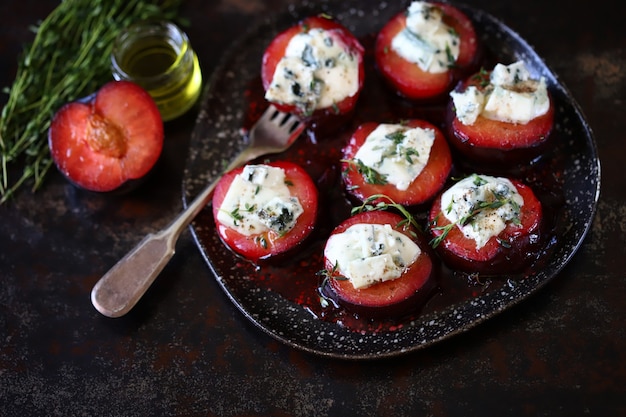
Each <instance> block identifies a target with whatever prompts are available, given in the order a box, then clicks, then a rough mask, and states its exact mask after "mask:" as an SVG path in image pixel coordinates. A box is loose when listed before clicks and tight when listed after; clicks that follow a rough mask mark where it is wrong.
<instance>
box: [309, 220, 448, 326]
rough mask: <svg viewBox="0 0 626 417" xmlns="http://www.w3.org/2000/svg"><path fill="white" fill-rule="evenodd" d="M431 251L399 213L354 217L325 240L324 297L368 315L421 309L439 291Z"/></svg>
mask: <svg viewBox="0 0 626 417" xmlns="http://www.w3.org/2000/svg"><path fill="white" fill-rule="evenodd" d="M429 249H430V248H429V247H428V244H427V243H424V242H422V241H421V240H420V239H419V237H418V236H417V233H416V230H415V229H414V228H413V227H412V226H411V225H410V224H409V223H407V222H406V221H405V218H404V217H402V216H400V215H398V214H395V213H392V212H389V211H365V212H361V213H358V214H355V215H353V216H351V217H349V218H348V219H347V220H345V221H344V222H342V223H341V224H339V225H338V226H337V227H336V228H335V229H334V230H333V231H332V233H331V235H330V237H329V239H328V240H327V242H326V246H325V248H324V262H325V268H326V269H325V270H324V271H323V275H324V276H325V280H324V282H323V284H322V288H321V291H322V294H324V295H325V296H327V297H330V298H331V299H333V300H334V301H335V302H336V303H337V304H339V305H341V306H343V307H345V308H346V309H347V310H349V311H352V312H355V313H358V314H362V315H364V316H369V317H397V316H400V315H403V314H408V313H410V312H414V311H417V310H419V309H420V308H421V307H422V306H423V304H424V303H425V302H426V300H428V298H429V297H430V296H431V295H432V294H433V290H434V289H435V288H436V274H435V272H434V271H435V265H434V263H433V260H432V258H431V255H430V252H429Z"/></svg>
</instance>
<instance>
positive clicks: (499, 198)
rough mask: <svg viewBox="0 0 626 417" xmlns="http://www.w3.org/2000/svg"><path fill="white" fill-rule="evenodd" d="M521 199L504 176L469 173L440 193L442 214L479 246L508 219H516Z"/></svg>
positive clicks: (498, 232)
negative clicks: (468, 175)
mask: <svg viewBox="0 0 626 417" xmlns="http://www.w3.org/2000/svg"><path fill="white" fill-rule="evenodd" d="M523 205H524V199H523V198H522V196H521V195H520V194H519V193H518V192H517V188H516V187H515V186H514V185H513V183H512V182H511V181H510V180H509V179H507V178H501V177H492V176H488V175H480V176H479V175H473V176H470V177H467V178H464V179H462V180H461V181H459V182H457V183H456V184H455V185H453V186H452V187H450V188H449V189H448V190H447V191H445V192H444V193H443V194H442V196H441V209H442V212H443V215H444V216H445V217H446V219H448V221H450V223H452V224H456V225H457V226H458V227H459V228H460V229H461V232H462V233H463V235H464V236H465V237H467V238H468V239H473V240H474V241H475V242H476V248H477V249H480V248H482V247H483V246H485V244H486V243H487V241H488V240H489V239H491V238H492V237H493V236H498V235H499V234H500V233H501V232H502V231H503V230H504V228H505V227H506V226H507V224H509V223H513V224H517V223H519V217H520V207H522V206H523Z"/></svg>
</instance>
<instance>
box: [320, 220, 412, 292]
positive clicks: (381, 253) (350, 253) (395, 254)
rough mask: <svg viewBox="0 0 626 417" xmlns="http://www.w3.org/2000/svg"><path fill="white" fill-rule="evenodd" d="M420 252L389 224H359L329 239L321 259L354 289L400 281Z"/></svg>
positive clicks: (410, 241)
mask: <svg viewBox="0 0 626 417" xmlns="http://www.w3.org/2000/svg"><path fill="white" fill-rule="evenodd" d="M420 253H421V250H420V248H419V246H417V245H416V244H415V242H413V241H412V240H411V239H409V238H408V237H407V236H406V235H404V234H402V233H400V232H398V231H396V230H394V229H392V227H391V226H390V225H388V224H368V223H359V224H354V225H352V226H350V227H349V228H347V229H346V230H345V231H344V232H343V233H337V234H334V235H331V236H330V238H329V239H328V241H327V242H326V247H325V248H324V256H325V257H326V258H327V259H328V260H329V261H330V262H331V263H332V264H333V265H335V266H336V267H337V271H338V272H339V273H340V274H341V275H343V276H345V277H346V278H348V279H349V280H350V282H351V283H352V285H353V286H354V288H356V289H361V288H367V287H369V286H370V285H373V284H376V283H378V282H384V281H389V280H393V279H397V278H399V277H400V276H401V275H402V273H403V272H404V271H405V270H406V269H407V268H408V267H409V266H411V265H412V264H413V263H414V262H415V260H416V259H417V257H418V256H419V255H420Z"/></svg>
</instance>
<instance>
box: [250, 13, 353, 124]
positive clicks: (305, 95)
mask: <svg viewBox="0 0 626 417" xmlns="http://www.w3.org/2000/svg"><path fill="white" fill-rule="evenodd" d="M363 53H364V49H363V46H362V45H361V44H360V43H359V41H358V40H357V38H356V37H354V35H353V34H352V33H351V32H350V31H349V30H348V29H346V28H345V27H344V26H342V25H341V24H340V23H338V22H337V21H336V20H334V19H332V18H331V17H329V16H326V15H319V16H311V17H308V18H306V19H304V20H302V21H300V22H299V23H298V24H296V25H294V26H292V27H290V28H288V29H286V30H285V31H283V32H281V33H280V34H278V35H277V36H276V37H275V38H274V39H273V40H272V41H271V42H270V44H269V45H268V47H267V48H266V50H265V52H264V54H263V61H262V66H261V78H262V81H263V88H264V89H265V98H266V100H267V101H269V102H271V103H273V104H274V105H275V106H276V107H277V108H278V109H280V110H282V111H285V112H289V113H292V114H295V115H297V116H299V117H300V118H301V119H302V120H304V121H305V122H307V123H308V124H309V125H310V127H312V128H314V129H315V128H317V129H319V130H321V129H324V130H331V129H332V128H336V127H337V126H338V125H339V124H340V123H341V122H342V121H344V120H347V118H349V117H350V116H351V114H352V113H353V110H354V108H355V106H356V103H357V101H358V98H359V95H360V93H361V89H362V88H363V82H364V79H365V69H364V64H363Z"/></svg>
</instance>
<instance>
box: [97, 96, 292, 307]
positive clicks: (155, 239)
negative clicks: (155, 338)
mask: <svg viewBox="0 0 626 417" xmlns="http://www.w3.org/2000/svg"><path fill="white" fill-rule="evenodd" d="M303 130H304V124H303V123H301V122H300V121H299V120H297V119H296V118H295V117H294V116H292V115H290V114H288V113H283V112H279V111H278V110H277V109H276V108H275V107H274V106H271V105H270V107H269V108H268V109H267V110H266V111H265V113H263V115H262V116H261V118H260V119H259V120H258V121H257V122H256V124H255V125H254V126H253V127H252V129H250V134H249V138H250V141H249V144H248V146H247V147H246V148H245V149H244V150H243V151H242V152H241V153H239V155H237V156H236V157H235V158H234V159H233V161H232V162H231V163H230V165H229V166H228V167H227V168H226V169H225V171H224V172H226V171H229V170H231V169H233V168H235V167H237V166H239V165H243V164H245V163H246V162H249V161H251V160H253V159H255V158H257V157H259V156H262V155H268V154H272V153H278V152H282V151H284V150H286V149H287V148H289V147H290V146H291V144H292V143H293V142H295V140H296V139H297V138H298V136H299V135H300V133H302V131H303ZM219 178H220V177H218V178H217V179H215V180H214V181H213V182H212V183H211V184H209V185H208V186H207V187H206V188H205V189H204V190H202V192H201V193H200V194H199V195H198V196H197V197H196V198H195V199H194V200H193V201H192V202H191V204H189V206H187V208H186V209H185V210H184V211H183V212H182V213H180V214H179V215H178V216H177V217H176V218H175V219H174V220H173V221H172V222H171V223H170V224H169V225H168V226H167V227H165V228H164V229H163V230H161V231H159V232H156V233H150V234H148V235H147V236H146V237H144V238H143V240H141V242H139V244H138V245H137V246H135V248H134V249H133V250H131V251H130V252H129V253H128V254H127V255H126V256H124V257H123V258H122V259H120V261H119V262H118V263H117V264H116V265H114V266H113V267H112V268H111V269H110V270H109V271H108V272H107V273H106V274H105V275H104V276H102V278H100V280H99V281H98V282H97V283H96V285H95V286H94V288H93V289H92V291H91V302H92V304H93V305H94V307H95V308H96V310H98V311H99V312H100V313H102V314H104V315H105V316H108V317H120V316H123V315H124V314H126V313H128V312H129V311H130V310H131V309H132V308H133V307H134V306H135V304H136V303H137V301H139V299H140V298H141V297H142V296H143V294H144V293H145V292H146V290H147V289H148V288H149V287H150V285H151V284H152V282H153V281H154V280H155V278H156V277H157V276H158V275H159V273H160V272H161V271H162V270H163V268H164V267H165V265H167V263H168V262H169V260H170V259H171V257H172V256H173V255H174V252H175V246H176V241H177V240H178V237H179V236H180V234H181V232H182V231H183V229H184V228H185V227H186V226H188V225H189V223H191V221H192V220H193V219H194V218H195V216H196V215H197V214H198V213H199V212H200V211H201V210H202V208H203V207H204V206H206V205H207V204H208V202H209V200H210V198H211V195H212V193H213V189H214V188H215V185H216V184H217V182H218V181H219Z"/></svg>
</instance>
